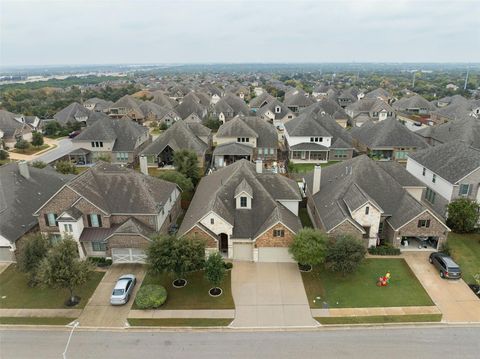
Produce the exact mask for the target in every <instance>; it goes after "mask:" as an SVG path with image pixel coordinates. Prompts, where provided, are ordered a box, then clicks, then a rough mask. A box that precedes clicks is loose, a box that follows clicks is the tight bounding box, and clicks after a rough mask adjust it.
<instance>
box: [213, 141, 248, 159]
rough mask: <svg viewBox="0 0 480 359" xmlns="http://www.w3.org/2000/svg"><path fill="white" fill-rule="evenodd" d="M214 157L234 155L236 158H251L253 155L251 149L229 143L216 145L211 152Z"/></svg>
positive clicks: (235, 143)
mask: <svg viewBox="0 0 480 359" xmlns="http://www.w3.org/2000/svg"><path fill="white" fill-rule="evenodd" d="M213 155H214V156H228V155H236V156H252V155H253V147H252V146H247V145H242V144H241V143H237V142H231V143H223V144H221V145H218V146H217V147H216V148H215V149H214V150H213Z"/></svg>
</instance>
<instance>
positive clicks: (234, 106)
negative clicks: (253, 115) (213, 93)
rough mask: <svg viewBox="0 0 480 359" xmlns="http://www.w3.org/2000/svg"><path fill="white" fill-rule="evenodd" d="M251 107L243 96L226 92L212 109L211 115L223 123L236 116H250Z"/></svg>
mask: <svg viewBox="0 0 480 359" xmlns="http://www.w3.org/2000/svg"><path fill="white" fill-rule="evenodd" d="M249 114H250V109H249V108H248V106H247V104H246V103H245V102H244V101H243V99H242V98H241V97H237V96H235V95H233V94H226V95H225V97H223V98H221V99H220V100H219V101H218V102H217V103H216V104H215V105H214V106H213V109H212V111H211V115H212V116H213V117H214V118H216V119H218V120H219V121H220V122H221V123H225V122H226V121H229V120H231V119H232V118H233V117H235V116H248V115H249Z"/></svg>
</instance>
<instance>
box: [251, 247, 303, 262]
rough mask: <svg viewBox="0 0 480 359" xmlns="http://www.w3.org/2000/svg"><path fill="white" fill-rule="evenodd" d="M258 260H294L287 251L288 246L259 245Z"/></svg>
mask: <svg viewBox="0 0 480 359" xmlns="http://www.w3.org/2000/svg"><path fill="white" fill-rule="evenodd" d="M258 261H259V262H295V261H294V260H293V258H292V256H291V255H290V253H288V248H278V247H260V248H258Z"/></svg>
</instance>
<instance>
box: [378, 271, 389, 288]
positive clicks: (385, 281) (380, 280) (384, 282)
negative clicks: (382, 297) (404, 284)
mask: <svg viewBox="0 0 480 359" xmlns="http://www.w3.org/2000/svg"><path fill="white" fill-rule="evenodd" d="M389 281H390V272H387V274H385V275H384V276H383V277H379V278H378V282H377V286H378V287H386V286H387V285H388V283H389Z"/></svg>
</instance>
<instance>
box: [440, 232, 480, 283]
mask: <svg viewBox="0 0 480 359" xmlns="http://www.w3.org/2000/svg"><path fill="white" fill-rule="evenodd" d="M448 245H449V247H450V249H451V254H452V257H453V259H454V260H455V262H457V263H458V264H459V265H460V268H461V269H462V276H463V280H464V281H465V282H467V283H469V284H475V279H474V278H473V276H474V275H475V274H479V273H480V234H478V233H470V234H458V233H453V232H451V233H449V235H448Z"/></svg>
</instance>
